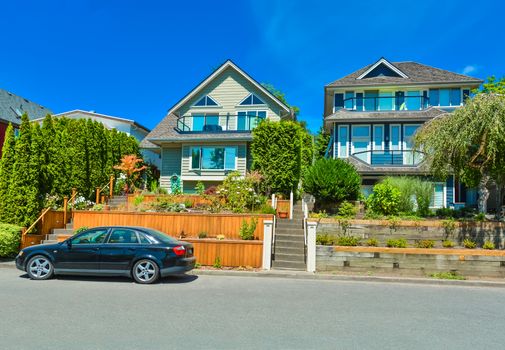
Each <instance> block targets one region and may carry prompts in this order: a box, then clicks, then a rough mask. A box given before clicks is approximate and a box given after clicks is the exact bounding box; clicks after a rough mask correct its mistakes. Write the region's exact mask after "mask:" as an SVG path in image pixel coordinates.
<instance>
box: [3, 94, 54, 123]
mask: <svg viewBox="0 0 505 350" xmlns="http://www.w3.org/2000/svg"><path fill="white" fill-rule="evenodd" d="M23 113H26V114H28V117H29V118H30V119H36V118H43V117H45V116H46V115H47V114H52V112H51V110H50V109H47V108H46V107H44V106H41V105H39V104H37V103H35V102H32V101H29V100H27V99H26V98H24V97H21V96H18V95H15V94H13V93H12V92H9V91H7V90H3V89H0V119H1V120H3V121H5V122H7V123H12V124H14V125H19V124H20V123H21V115H22V114H23Z"/></svg>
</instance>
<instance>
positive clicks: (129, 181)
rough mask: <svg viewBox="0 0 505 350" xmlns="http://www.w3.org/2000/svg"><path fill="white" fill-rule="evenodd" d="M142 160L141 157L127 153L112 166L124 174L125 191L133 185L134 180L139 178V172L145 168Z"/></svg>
mask: <svg viewBox="0 0 505 350" xmlns="http://www.w3.org/2000/svg"><path fill="white" fill-rule="evenodd" d="M143 162H144V161H143V160H142V158H138V157H137V156H136V155H135V154H129V155H125V156H124V157H123V158H122V159H121V164H119V165H116V166H114V169H117V170H120V171H121V172H122V173H123V174H125V176H126V186H125V192H126V193H128V192H129V191H130V190H132V189H133V188H134V187H135V181H136V180H137V179H138V178H139V176H140V174H141V172H142V171H144V170H145V169H146V168H147V166H145V165H142V163H143Z"/></svg>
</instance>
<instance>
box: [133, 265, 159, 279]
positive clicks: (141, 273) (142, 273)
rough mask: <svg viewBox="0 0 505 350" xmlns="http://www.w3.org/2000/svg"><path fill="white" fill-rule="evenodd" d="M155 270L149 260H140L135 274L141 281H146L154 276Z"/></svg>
mask: <svg viewBox="0 0 505 350" xmlns="http://www.w3.org/2000/svg"><path fill="white" fill-rule="evenodd" d="M155 274H156V270H155V268H154V265H153V264H152V263H151V262H149V261H142V262H141V263H139V264H138V265H137V268H136V269H135V275H136V276H137V278H138V279H139V280H141V281H143V282H148V281H150V280H152V279H153V278H154V275H155Z"/></svg>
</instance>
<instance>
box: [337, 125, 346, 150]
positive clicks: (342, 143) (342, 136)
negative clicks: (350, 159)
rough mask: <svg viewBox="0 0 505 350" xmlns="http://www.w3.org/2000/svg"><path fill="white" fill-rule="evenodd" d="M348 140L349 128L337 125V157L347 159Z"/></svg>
mask: <svg viewBox="0 0 505 350" xmlns="http://www.w3.org/2000/svg"><path fill="white" fill-rule="evenodd" d="M348 139H349V128H348V127H347V126H343V125H339V127H338V157H339V158H347V155H348V152H347V140H348Z"/></svg>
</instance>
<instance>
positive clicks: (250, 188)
mask: <svg viewBox="0 0 505 350" xmlns="http://www.w3.org/2000/svg"><path fill="white" fill-rule="evenodd" d="M217 193H218V194H219V196H220V197H221V198H223V199H224V201H225V204H226V206H227V207H228V208H229V209H230V210H231V211H233V212H235V213H243V212H245V211H247V210H254V207H256V208H259V207H260V206H262V205H263V204H264V203H265V202H266V198H264V197H263V196H260V195H259V194H257V193H256V191H255V190H254V184H253V183H252V181H251V180H250V179H249V178H247V177H245V178H244V177H243V176H242V175H241V174H240V173H239V172H238V171H233V172H231V173H229V174H228V176H227V177H226V178H225V179H224V181H223V184H222V185H220V186H219V187H218V191H217Z"/></svg>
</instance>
